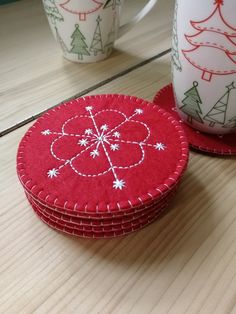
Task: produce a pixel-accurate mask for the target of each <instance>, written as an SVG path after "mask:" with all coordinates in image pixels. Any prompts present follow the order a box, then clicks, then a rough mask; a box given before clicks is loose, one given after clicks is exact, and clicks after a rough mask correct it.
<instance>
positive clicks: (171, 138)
mask: <svg viewBox="0 0 236 314" xmlns="http://www.w3.org/2000/svg"><path fill="white" fill-rule="evenodd" d="M187 160H188V144H187V142H186V138H185V136H184V132H183V130H182V127H181V125H180V124H179V123H178V122H177V121H176V120H174V119H173V118H172V116H170V115H169V114H168V113H166V112H165V111H163V110H162V109H160V108H158V107H157V106H155V105H153V104H152V103H149V102H146V101H144V100H142V99H138V98H136V97H130V96H123V95H102V96H89V97H84V98H79V99H75V100H72V101H70V102H68V103H66V104H63V105H61V106H58V107H57V108H55V109H53V110H50V111H48V112H47V113H46V114H45V115H43V116H42V117H41V118H40V119H38V121H37V122H36V123H35V124H34V125H33V127H31V128H30V129H29V131H28V132H27V133H26V135H25V136H24V138H23V139H22V141H21V143H20V145H19V149H18V155H17V172H18V176H19V178H20V180H21V182H22V184H23V186H24V188H25V189H26V190H27V191H28V192H29V194H30V195H32V197H34V198H36V199H38V200H39V201H41V202H43V203H45V204H48V205H49V206H50V207H57V208H62V209H65V210H67V209H68V210H73V211H75V212H76V211H78V212H79V211H82V212H84V211H86V212H98V213H100V212H112V211H120V210H121V209H122V208H129V207H130V206H137V205H142V204H145V202H150V201H151V200H155V199H158V198H159V197H160V196H161V194H162V193H165V192H166V191H168V190H171V189H172V188H173V187H174V186H175V184H176V182H177V181H178V180H179V178H180V177H181V175H182V174H183V171H184V170H185V168H186V164H187Z"/></svg>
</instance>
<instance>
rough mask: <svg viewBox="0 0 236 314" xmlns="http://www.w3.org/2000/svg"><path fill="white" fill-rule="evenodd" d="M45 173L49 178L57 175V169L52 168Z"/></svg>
mask: <svg viewBox="0 0 236 314" xmlns="http://www.w3.org/2000/svg"><path fill="white" fill-rule="evenodd" d="M47 175H48V177H49V178H53V177H57V176H58V175H59V171H58V170H57V169H55V168H53V169H51V170H49V171H48V172H47Z"/></svg>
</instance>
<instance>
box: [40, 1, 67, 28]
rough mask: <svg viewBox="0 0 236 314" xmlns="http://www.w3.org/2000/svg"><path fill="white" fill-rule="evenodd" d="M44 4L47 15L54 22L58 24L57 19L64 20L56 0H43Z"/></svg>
mask: <svg viewBox="0 0 236 314" xmlns="http://www.w3.org/2000/svg"><path fill="white" fill-rule="evenodd" d="M43 6H44V9H45V12H46V14H47V16H48V17H49V18H50V20H51V22H52V24H54V25H55V24H56V21H60V22H61V21H64V18H63V16H62V15H61V13H60V12H59V10H58V8H57V6H56V4H55V0H43Z"/></svg>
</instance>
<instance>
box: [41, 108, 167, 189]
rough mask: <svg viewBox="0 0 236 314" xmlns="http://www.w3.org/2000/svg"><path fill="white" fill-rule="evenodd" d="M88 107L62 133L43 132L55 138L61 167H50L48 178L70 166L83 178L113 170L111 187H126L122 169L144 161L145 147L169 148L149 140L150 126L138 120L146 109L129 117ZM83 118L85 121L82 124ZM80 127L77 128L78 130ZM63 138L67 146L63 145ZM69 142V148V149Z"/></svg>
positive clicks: (53, 149)
mask: <svg viewBox="0 0 236 314" xmlns="http://www.w3.org/2000/svg"><path fill="white" fill-rule="evenodd" d="M85 110H86V112H87V113H86V115H77V116H74V117H72V118H70V119H68V120H66V121H65V123H64V124H63V125H62V129H61V132H54V131H52V130H49V129H46V130H43V131H41V134H42V135H43V136H52V137H53V140H52V143H51V146H50V151H51V155H52V156H53V157H54V158H55V159H56V160H57V162H59V166H58V167H54V168H53V169H51V170H48V172H47V176H48V178H49V179H53V178H56V177H58V176H59V175H60V174H61V173H62V171H61V170H62V168H64V167H66V166H70V167H71V169H72V170H73V171H74V173H76V174H77V175H79V176H83V177H89V178H94V177H98V176H102V175H105V174H107V173H111V174H112V176H113V181H112V182H111V183H112V187H113V188H114V189H115V190H123V189H124V188H125V187H126V186H127V185H126V182H125V180H124V179H123V178H122V177H120V175H119V169H123V170H124V169H126V170H127V171H128V170H129V169H131V168H134V167H137V166H138V165H140V164H142V163H143V161H144V159H145V149H144V148H145V147H151V148H153V149H154V151H153V152H155V151H158V152H161V151H164V150H165V149H166V148H167V147H166V145H165V144H164V143H160V142H156V143H155V144H152V143H148V140H149V138H150V135H151V130H150V128H149V127H148V125H147V124H146V123H144V122H142V121H139V120H140V119H139V120H136V119H135V116H139V115H142V114H143V109H139V108H137V109H135V110H134V112H133V114H131V115H130V116H127V115H125V114H124V113H123V112H121V111H119V110H115V109H106V110H101V111H98V112H94V109H93V107H92V106H87V107H85ZM81 119H83V123H80V120H81ZM110 120H112V121H110ZM102 121H103V122H105V121H106V123H102ZM81 125H82V126H81ZM84 126H87V127H84ZM82 127H84V129H81V128H82ZM77 128H78V131H76V132H75V131H74V130H75V129H77ZM127 128H128V129H129V131H128V132H127ZM139 129H140V130H139ZM137 130H139V131H140V132H137ZM63 141H64V143H66V146H63V145H62V144H63ZM68 145H69V147H70V149H69V150H68V151H67V149H66V147H68ZM61 147H65V148H64V149H61ZM96 160H97V162H95V161H96Z"/></svg>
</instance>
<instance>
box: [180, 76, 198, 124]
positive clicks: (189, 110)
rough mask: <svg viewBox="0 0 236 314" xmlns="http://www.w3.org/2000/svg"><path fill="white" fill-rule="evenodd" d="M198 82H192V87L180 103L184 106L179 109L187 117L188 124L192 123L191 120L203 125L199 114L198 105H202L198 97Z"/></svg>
mask: <svg viewBox="0 0 236 314" xmlns="http://www.w3.org/2000/svg"><path fill="white" fill-rule="evenodd" d="M197 87H198V82H193V87H191V88H190V89H189V90H188V91H187V92H186V93H184V95H185V96H186V97H185V98H184V99H183V100H182V103H183V104H184V105H183V106H182V107H180V109H181V110H182V111H183V112H184V113H185V114H186V115H187V116H188V120H187V121H188V122H189V123H191V124H192V123H193V120H196V121H197V122H200V123H203V121H202V118H201V116H200V115H201V114H202V110H201V107H200V105H201V104H202V101H201V98H200V96H199V93H198V90H197Z"/></svg>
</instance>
